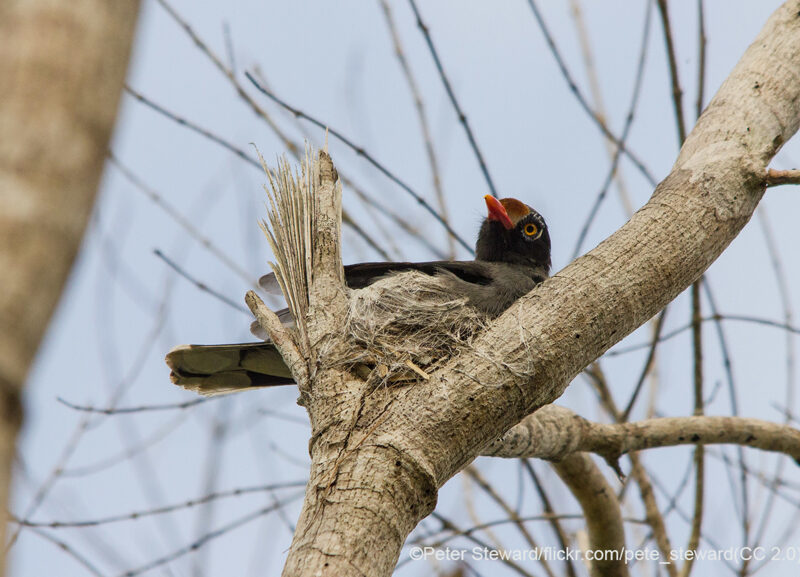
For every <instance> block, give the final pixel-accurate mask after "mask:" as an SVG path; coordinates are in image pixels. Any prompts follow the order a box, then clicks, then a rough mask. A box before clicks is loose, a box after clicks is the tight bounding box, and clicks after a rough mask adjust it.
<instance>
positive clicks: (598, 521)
mask: <svg viewBox="0 0 800 577" xmlns="http://www.w3.org/2000/svg"><path fill="white" fill-rule="evenodd" d="M553 466H554V468H555V470H556V473H558V476H559V477H561V480H562V481H564V483H565V484H566V485H567V487H569V490H570V491H572V494H573V495H574V496H575V499H577V501H578V503H580V505H581V509H583V516H584V517H585V518H586V529H587V531H588V533H589V543H590V546H591V549H592V550H594V551H620V552H621V551H622V550H623V549H624V548H625V528H624V527H623V525H622V511H621V509H620V506H619V501H618V500H617V495H616V494H615V493H614V490H613V489H612V488H611V485H609V484H608V481H606V478H605V476H603V473H601V472H600V469H599V468H598V467H597V465H595V463H594V461H592V458H591V457H590V456H589V455H587V454H586V453H573V454H571V455H569V456H568V457H565V458H564V459H563V460H562V461H560V462H558V463H554V465H553ZM588 563H589V571H590V574H591V576H592V577H626V576H627V575H628V565H627V564H626V562H625V560H624V559H616V560H615V559H613V558H609V559H602V560H590V561H588Z"/></svg>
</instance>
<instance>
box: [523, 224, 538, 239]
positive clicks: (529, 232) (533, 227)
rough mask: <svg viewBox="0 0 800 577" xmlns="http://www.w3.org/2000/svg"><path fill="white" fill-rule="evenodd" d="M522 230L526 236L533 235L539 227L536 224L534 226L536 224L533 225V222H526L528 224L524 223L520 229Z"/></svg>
mask: <svg viewBox="0 0 800 577" xmlns="http://www.w3.org/2000/svg"><path fill="white" fill-rule="evenodd" d="M522 232H524V233H525V234H526V235H528V236H535V235H536V233H537V232H539V227H538V226H536V225H535V224H533V223H528V224H526V225H525V227H524V228H523V229H522Z"/></svg>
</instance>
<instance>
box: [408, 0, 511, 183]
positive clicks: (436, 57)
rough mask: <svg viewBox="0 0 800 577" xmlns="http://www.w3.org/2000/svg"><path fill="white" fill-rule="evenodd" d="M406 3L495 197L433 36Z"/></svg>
mask: <svg viewBox="0 0 800 577" xmlns="http://www.w3.org/2000/svg"><path fill="white" fill-rule="evenodd" d="M408 3H409V4H410V5H411V9H412V10H413V11H414V16H415V17H416V19H417V27H419V29H420V31H421V32H422V35H423V36H424V37H425V43H426V44H427V45H428V50H429V51H430V53H431V56H432V57H433V62H434V64H436V70H437V72H438V73H439V78H441V80H442V84H443V85H444V88H445V91H447V97H448V98H449V99H450V104H452V105H453V109H454V110H455V113H456V115H457V116H458V121H459V122H460V123H461V125H462V126H463V127H464V132H466V133H467V139H468V140H469V144H470V146H471V147H472V151H473V152H474V153H475V158H476V159H477V160H478V164H479V165H480V167H481V172H483V178H484V179H485V180H486V184H487V186H488V187H489V191H490V192H491V194H492V196H494V197H495V198H497V189H496V188H495V186H494V182H492V177H491V176H489V167H488V166H486V161H485V160H484V159H483V155H482V154H481V150H480V148H479V147H478V141H477V140H476V139H475V135H474V134H473V133H472V129H471V128H470V126H469V120H468V119H467V115H466V114H464V110H463V109H462V108H461V105H460V104H459V103H458V99H457V98H456V94H455V92H454V91H453V87H452V85H451V84H450V80H448V78H447V74H445V71H444V66H443V65H442V61H441V59H440V58H439V53H438V52H436V47H435V46H434V45H433V38H431V33H430V30H428V26H427V25H426V24H425V23H424V22H423V21H422V15H421V14H420V13H419V8H417V3H416V2H415V1H414V0H408Z"/></svg>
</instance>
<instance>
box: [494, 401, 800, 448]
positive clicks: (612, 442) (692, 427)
mask: <svg viewBox="0 0 800 577" xmlns="http://www.w3.org/2000/svg"><path fill="white" fill-rule="evenodd" d="M713 444H728V445H731V444H735V445H743V446H745V447H752V448H754V449H761V450H762V451H772V452H775V453H783V454H785V455H787V456H789V457H792V458H793V459H795V460H800V430H797V429H794V428H792V427H789V426H787V425H779V424H777V423H771V422H769V421H762V420H760V419H748V418H744V417H707V416H693V417H665V418H660V419H648V420H645V421H637V422H633V423H617V424H613V425H608V424H604V423H593V422H591V421H588V420H586V419H584V418H583V417H580V416H578V415H576V414H575V413H573V412H572V411H570V410H569V409H565V408H564V407H559V406H557V405H548V406H546V407H542V408H541V409H539V410H538V411H536V412H535V413H534V414H532V415H529V416H528V417H526V418H525V419H523V420H522V422H521V423H519V424H518V425H516V426H515V427H513V428H512V429H511V430H509V431H508V432H507V433H506V434H505V435H503V437H502V438H501V439H498V440H497V441H495V442H494V443H492V444H490V445H489V446H487V447H486V448H485V449H484V450H483V451H482V454H483V455H486V456H494V457H508V458H531V457H536V458H539V459H547V460H550V461H560V460H562V459H565V458H567V457H569V456H570V455H573V454H575V453H577V452H589V453H596V454H598V455H600V456H601V457H604V458H605V459H606V460H608V461H610V462H614V461H616V460H617V459H618V458H619V457H621V456H622V455H624V454H626V453H630V452H633V451H641V450H644V449H654V448H660V447H674V446H676V445H713Z"/></svg>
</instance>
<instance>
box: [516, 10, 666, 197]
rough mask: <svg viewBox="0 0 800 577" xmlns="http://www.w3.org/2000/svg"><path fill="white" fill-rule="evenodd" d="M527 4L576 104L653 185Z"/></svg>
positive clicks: (647, 172)
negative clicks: (581, 89) (571, 71)
mask: <svg viewBox="0 0 800 577" xmlns="http://www.w3.org/2000/svg"><path fill="white" fill-rule="evenodd" d="M528 5H529V6H530V7H531V10H532V11H533V15H534V17H535V18H536V23H537V24H538V25H539V28H540V29H541V31H542V34H544V38H545V41H546V42H547V46H548V47H549V48H550V52H551V53H552V54H553V57H554V58H555V60H556V64H558V68H559V70H561V75H562V76H563V77H564V80H566V82H567V85H568V86H569V89H570V91H571V92H572V93H573V94H574V95H575V98H576V99H577V100H578V104H580V106H581V108H582V109H583V110H584V112H586V114H588V115H589V118H590V119H591V120H592V121H593V122H594V123H595V125H596V126H597V127H598V128H599V129H600V131H601V132H602V133H603V135H604V136H605V137H606V138H608V139H609V140H610V141H611V142H613V143H614V144H615V145H617V146H618V147H619V148H620V149H621V150H622V152H623V153H624V154H625V156H627V157H628V159H629V160H630V161H631V162H632V163H633V165H634V166H635V167H636V168H637V169H638V170H639V172H641V173H642V176H644V177H645V179H646V180H647V182H649V183H650V184H651V185H653V186H655V185H656V183H657V182H658V180H656V177H655V176H653V174H652V173H651V172H650V170H649V169H648V168H647V167H646V166H645V165H644V163H643V162H642V161H641V160H640V159H639V158H638V157H637V156H636V155H635V154H634V153H633V152H631V151H630V150H629V149H628V147H627V146H625V143H624V142H622V140H621V139H620V138H617V136H616V135H615V134H614V133H612V132H611V130H610V129H609V128H608V126H606V123H605V121H603V119H602V118H600V117H599V116H598V115H597V114H596V113H595V111H594V110H592V107H591V106H589V103H588V102H587V100H586V98H585V97H584V96H583V94H582V93H581V91H580V89H579V88H578V85H577V84H576V83H575V80H574V79H573V78H572V75H571V74H570V73H569V69H568V68H567V65H566V63H565V62H564V59H563V58H562V56H561V52H560V51H559V50H558V47H557V46H556V43H555V40H554V39H553V35H552V34H550V29H549V28H548V27H547V24H546V23H545V21H544V18H543V17H542V14H541V12H540V11H539V7H538V6H537V5H536V2H535V0H528Z"/></svg>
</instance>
